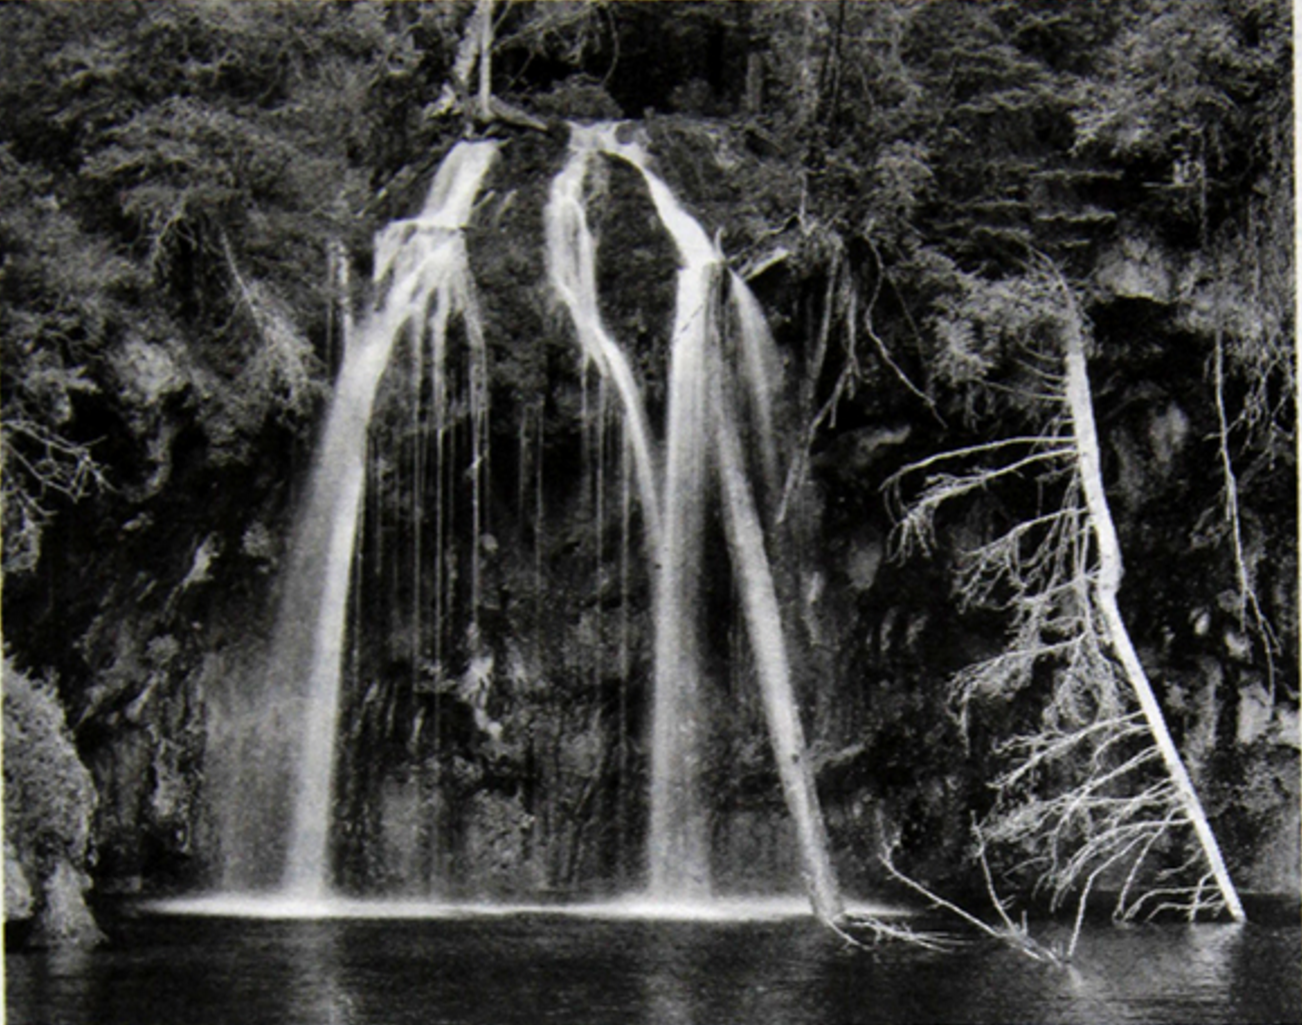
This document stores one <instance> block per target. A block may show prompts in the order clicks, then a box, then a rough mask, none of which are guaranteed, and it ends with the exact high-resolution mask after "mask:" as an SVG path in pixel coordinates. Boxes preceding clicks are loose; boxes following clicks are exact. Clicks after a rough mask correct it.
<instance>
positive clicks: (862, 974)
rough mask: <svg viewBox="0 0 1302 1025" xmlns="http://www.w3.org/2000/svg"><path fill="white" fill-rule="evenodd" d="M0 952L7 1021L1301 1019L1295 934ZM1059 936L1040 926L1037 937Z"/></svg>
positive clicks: (318, 944)
mask: <svg viewBox="0 0 1302 1025" xmlns="http://www.w3.org/2000/svg"><path fill="white" fill-rule="evenodd" d="M110 928H111V935H112V940H113V941H112V943H111V944H110V945H109V946H107V947H105V948H101V949H98V950H94V951H89V952H82V953H59V954H50V953H11V954H8V955H7V956H6V958H5V966H6V993H5V997H6V1005H7V1007H6V1010H7V1020H8V1021H9V1022H10V1023H15V1025H19V1023H49V1025H82V1023H85V1025H92V1023H93V1025H116V1023H121V1025H155V1023H157V1025H205V1023H214V1025H216V1023H221V1025H228V1023H240V1025H278V1023H295V1025H298V1023H302V1025H336V1023H338V1025H361V1023H377V1025H403V1023H408V1022H412V1023H415V1022H419V1023H421V1025H435V1023H444V1022H446V1023H453V1022H455V1023H485V1025H490V1023H491V1025H513V1023H529V1025H534V1023H539V1022H565V1023H567V1025H578V1023H585V1022H594V1023H597V1022H599V1023H625V1022H630V1023H632V1022H646V1023H654V1025H675V1023H687V1022H691V1023H700V1025H706V1023H708V1025H719V1023H729V1022H737V1023H746V1025H750V1023H764V1025H768V1023H828V1025H850V1023H854V1022H878V1023H893V1022H1009V1021H1024V1022H1088V1023H1090V1025H1097V1023H1111V1022H1140V1021H1142V1022H1182V1023H1192V1022H1234V1023H1241V1022H1302V973H1300V971H1299V968H1300V966H1302V927H1300V926H1298V925H1297V924H1288V925H1280V926H1269V925H1258V924H1250V925H1247V926H1232V925H1196V926H1188V925H1160V926H1143V927H1134V928H1115V927H1112V926H1110V925H1099V926H1091V927H1090V928H1089V929H1088V931H1087V932H1086V934H1085V935H1084V936H1083V937H1082V939H1081V944H1080V947H1079V949H1078V951H1077V956H1076V961H1075V964H1074V965H1073V966H1072V967H1071V968H1067V969H1063V968H1055V967H1051V966H1047V965H1041V964H1037V963H1035V962H1032V961H1030V960H1028V959H1027V958H1025V957H1023V956H1022V955H1020V954H1018V953H1016V952H1015V951H1013V950H1011V949H1008V948H1006V947H1004V946H1002V945H999V944H997V943H994V942H987V941H983V940H972V941H971V942H967V943H965V944H964V945H963V946H962V947H960V948H959V949H958V950H956V951H953V952H949V953H944V954H937V953H930V952H927V951H925V950H920V949H916V948H911V947H902V946H890V947H880V948H877V949H875V950H870V951H856V950H848V949H846V948H845V947H844V946H843V944H842V943H841V942H840V941H838V940H837V939H836V937H834V936H832V935H830V934H829V933H828V932H827V931H826V930H824V929H822V928H821V927H820V926H819V925H817V924H816V923H814V922H812V921H809V920H787V921H777V922H750V923H700V922H649V921H637V920H629V921H608V920H605V921H602V920H597V921H594V920H587V919H581V918H570V917H560V916H547V915H520V916H506V917H494V918H479V919H462V920H447V919H444V920H423V921H422V920H387V921H385V920H356V919H353V920H348V919H342V920H340V919H336V920H325V921H255V920H237V919H212V918H182V917H171V918H169V917H162V916H149V915H142V916H133V917H126V918H122V919H120V920H118V921H116V922H115V923H113V924H112V925H111V927H110ZM1062 935H1063V933H1062V932H1061V931H1060V930H1057V928H1056V927H1053V926H1046V927H1045V928H1044V929H1042V930H1040V931H1039V936H1040V938H1041V939H1043V940H1047V941H1053V940H1054V939H1060V938H1061V937H1062Z"/></svg>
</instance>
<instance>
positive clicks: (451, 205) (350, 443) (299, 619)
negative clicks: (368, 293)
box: [269, 142, 497, 899]
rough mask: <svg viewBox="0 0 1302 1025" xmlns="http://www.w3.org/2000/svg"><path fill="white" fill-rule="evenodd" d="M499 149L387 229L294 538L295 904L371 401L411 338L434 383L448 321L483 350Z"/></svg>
mask: <svg viewBox="0 0 1302 1025" xmlns="http://www.w3.org/2000/svg"><path fill="white" fill-rule="evenodd" d="M496 149H497V143H494V142H479V143H463V144H461V145H458V146H457V147H456V148H454V149H453V150H452V152H451V153H449V154H448V157H447V159H446V160H445V161H444V162H443V165H442V166H441V167H440V169H439V171H438V174H437V175H436V176H435V179H434V183H433V185H432V186H431V188H430V193H429V197H428V199H427V201H426V203H425V207H424V209H423V210H422V212H421V213H420V215H419V216H417V217H415V218H413V219H411V220H406V221H398V222H396V223H394V224H392V225H390V226H389V227H388V228H386V229H385V230H384V231H383V232H382V233H381V234H380V235H379V237H378V238H377V240H376V261H375V281H376V284H377V286H379V287H380V288H381V289H384V288H385V286H386V285H387V290H385V291H384V293H383V294H384V298H383V300H382V301H381V302H380V303H379V305H378V307H377V308H376V310H375V312H374V313H373V314H372V315H371V317H370V318H368V320H367V321H366V322H365V323H364V324H363V325H362V326H361V327H360V329H359V331H358V332H357V337H356V338H355V339H350V340H349V344H348V347H347V350H346V351H345V353H344V359H343V364H342V366H341V368H340V371H339V379H338V383H337V385H336V388H335V393H334V397H333V399H332V400H331V404H330V410H329V413H328V415H327V418H326V426H325V433H324V435H323V437H322V440H321V443H320V446H319V449H318V451H317V455H316V460H315V463H314V465H313V470H312V481H311V485H310V490H309V496H308V503H307V506H306V508H305V510H304V512H303V514H302V516H301V518H300V520H299V522H298V525H297V528H296V532H295V538H294V542H293V546H292V554H291V558H290V565H289V572H288V576H287V579H286V583H285V591H284V595H283V597H282V605H281V611H280V616H279V619H278V622H277V627H276V635H275V642H274V648H273V652H272V657H271V663H270V670H269V678H270V681H271V683H272V685H273V686H274V687H288V688H295V689H296V690H298V693H299V695H300V699H301V701H302V715H301V717H300V724H301V725H300V728H301V735H300V736H301V739H300V743H301V751H300V754H299V757H298V759H297V761H296V765H297V772H298V780H297V793H296V798H295V805H294V813H293V822H292V826H291V833H290V842H289V850H288V854H287V858H286V865H285V872H284V876H283V889H284V890H285V892H287V893H292V894H294V895H295V896H298V897H303V898H309V899H311V898H315V897H320V896H322V895H324V894H325V893H327V892H328V890H329V858H328V854H329V842H328V841H329V829H330V818H331V805H332V796H333V778H334V765H335V734H336V731H337V728H338V712H339V707H338V706H339V697H340V676H341V672H342V665H343V649H344V643H345V639H346V636H347V622H346V618H347V603H348V589H349V580H350V574H351V569H352V562H353V551H354V545H355V542H356V536H357V521H358V515H359V513H360V510H361V508H362V500H363V495H364V492H365V486H366V450H367V432H368V428H369V424H370V419H371V411H372V407H373V405H374V402H375V395H376V390H377V389H378V387H379V383H380V378H381V377H382V376H383V374H384V371H385V368H386V367H387V366H388V364H389V359H390V356H391V354H392V352H393V348H394V344H395V342H396V341H397V339H398V338H399V336H400V335H401V334H402V333H403V332H404V331H411V332H412V333H413V334H414V335H416V336H417V337H416V339H415V341H414V343H413V344H415V345H420V344H421V337H423V335H424V334H425V332H429V335H430V340H431V345H432V349H433V359H432V362H433V366H434V373H435V374H436V375H438V374H439V373H441V369H440V368H441V363H442V358H443V353H444V350H445V331H446V327H447V322H448V318H449V315H450V314H452V313H455V312H459V313H460V314H461V315H462V317H463V319H465V320H466V322H467V335H468V336H470V337H471V339H472V343H473V341H474V340H475V339H476V338H478V340H479V342H480V344H481V346H482V331H480V330H478V316H477V310H476V308H475V306H474V294H473V283H472V282H471V279H470V273H469V268H468V264H467V260H466V248H465V240H464V238H463V237H462V233H461V229H462V227H464V225H465V223H466V221H467V220H468V219H469V217H470V213H471V208H472V204H473V203H474V199H475V196H476V195H477V194H478V192H479V187H480V184H481V182H482V181H483V178H484V175H485V174H486V173H487V171H488V168H489V166H490V164H491V163H492V161H493V158H494V155H495V153H496ZM439 393H440V390H439V388H438V386H437V383H436V389H435V394H436V396H437V395H438V394H439ZM436 401H437V399H436Z"/></svg>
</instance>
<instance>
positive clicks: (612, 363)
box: [547, 124, 841, 920]
mask: <svg viewBox="0 0 1302 1025" xmlns="http://www.w3.org/2000/svg"><path fill="white" fill-rule="evenodd" d="M622 131H623V126H620V125H617V124H598V125H593V126H589V127H580V126H572V135H571V142H570V159H569V161H568V162H567V164H566V166H565V167H564V169H563V170H562V171H561V173H560V174H559V175H557V177H556V179H555V181H554V182H553V186H552V196H551V202H550V203H549V205H548V210H547V224H548V233H547V238H548V263H549V266H550V268H551V271H552V280H553V283H554V285H555V287H556V288H557V291H558V293H559V294H560V296H561V298H562V301H563V302H564V303H565V305H566V306H567V308H568V309H569V311H570V313H571V316H572V317H573V319H574V322H575V328H576V332H577V334H578V336H579V341H580V344H581V345H582V346H583V349H584V352H585V354H586V355H587V356H588V357H589V358H591V359H592V360H593V361H594V362H595V363H596V365H597V366H598V368H599V370H600V371H601V372H602V373H603V374H605V375H606V376H608V377H609V378H611V379H612V380H613V381H614V383H615V385H616V389H617V390H618V392H619V394H620V397H621V400H622V402H623V404H624V409H625V415H626V418H627V421H628V423H629V424H630V425H631V438H632V447H633V451H634V456H635V461H636V464H637V471H638V477H639V484H640V486H641V490H642V499H643V505H644V516H645V517H646V518H647V519H648V523H649V524H652V525H654V527H655V530H654V532H653V531H652V530H651V529H650V528H649V529H648V547H649V548H650V550H651V551H652V553H653V555H654V560H655V565H656V567H657V573H656V580H655V596H654V602H655V631H656V639H655V711H654V725H653V737H652V770H651V771H652V783H651V821H650V832H649V836H648V859H649V889H650V893H651V896H652V897H653V898H655V899H682V898H683V897H688V898H692V897H698V898H699V897H702V896H706V895H708V893H709V888H710V883H709V843H708V829H707V821H706V817H705V814H704V811H703V808H702V804H701V795H700V786H701V780H700V776H701V773H700V758H701V733H700V731H701V718H702V717H701V714H700V711H701V710H700V698H701V695H700V678H701V653H700V638H699V629H700V626H699V622H700V617H699V615H698V603H699V595H700V584H701V581H700V574H701V564H702V554H703V553H702V535H703V531H704V512H705V510H704V502H705V494H706V491H707V483H708V479H709V475H710V472H711V468H712V467H713V468H714V469H716V470H717V471H718V473H719V476H720V478H721V482H722V485H723V500H724V521H725V528H726V534H727V538H728V546H729V551H730V554H731V558H732V561H733V565H734V571H735V572H736V573H737V576H738V578H739V581H740V587H741V594H742V600H743V608H744V612H745V619H746V624H747V632H748V634H749V637H750V641H751V647H752V649H753V651H754V655H755V661H756V668H757V671H758V674H759V680H760V686H761V688H762V690H763V698H764V709H765V716H766V720H767V723H768V728H769V734H770V739H771V742H772V745H773V750H774V755H775V759H776V761H777V764H778V772H779V775H780V776H781V779H782V784H783V792H784V796H785V797H786V800H787V805H788V808H789V810H790V811H791V813H792V816H793V818H794V819H795V820H796V829H797V834H798V839H799V847H800V852H801V859H802V864H803V869H804V873H805V878H806V882H807V885H808V887H809V890H810V896H811V899H812V901H813V904H814V908H815V911H816V912H817V913H818V914H819V915H820V917H823V918H825V919H829V920H830V919H832V918H835V917H836V916H837V915H838V914H839V913H840V911H841V900H840V895H839V893H838V892H837V884H836V880H835V876H834V874H833V872H832V868H831V864H830V861H829V859H828V855H827V841H826V831H825V827H824V825H823V820H822V816H821V812H820V810H819V806H818V800H817V794H816V793H815V791H814V786H813V779H812V774H811V772H810V769H809V766H808V765H807V763H806V761H805V760H804V759H805V753H804V740H803V736H802V731H801V727H800V720H799V716H798V714H797V711H796V706H795V700H794V695H793V692H792V687H791V678H790V675H791V674H790V667H789V664H788V659H787V655H786V649H785V642H784V640H783V632H782V622H781V616H780V614H779V609H778V603H777V597H776V593H775V588H774V584H773V577H772V572H771V570H770V567H769V562H768V557H767V554H766V551H765V547H764V537H763V530H762V526H761V523H760V519H759V515H758V513H757V511H756V508H755V503H754V497H753V494H752V491H751V488H750V485H749V482H748V481H747V479H746V477H745V471H744V466H743V461H742V455H741V443H740V436H739V429H738V424H737V411H736V409H735V407H736V406H737V405H738V403H737V402H736V401H733V402H730V401H729V397H730V396H731V394H732V390H730V389H727V388H725V386H724V383H723V377H724V374H725V367H724V361H723V359H722V357H721V354H720V345H721V339H722V337H723V335H724V333H725V332H726V330H727V328H728V326H729V325H732V326H733V327H734V332H733V335H732V337H734V338H735V340H736V342H737V344H738V346H739V348H740V363H741V371H740V378H741V384H742V385H743V388H742V392H743V395H744V407H745V409H746V410H747V411H748V412H749V413H750V414H751V419H752V420H753V421H754V422H755V423H754V426H755V432H756V434H757V435H758V438H759V445H760V457H761V463H762V469H763V475H764V478H765V483H766V486H767V488H768V490H769V493H770V494H774V493H775V489H776V482H777V458H776V444H775V441H774V434H773V408H772V405H773V403H772V392H773V382H774V380H775V376H776V372H777V367H778V362H777V359H776V354H775V352H774V348H773V340H772V337H771V335H770V334H769V331H768V327H767V324H766V323H765V321H764V318H763V315H762V313H761V312H760V309H759V304H758V303H757V302H756V300H755V298H754V296H753V295H751V293H750V291H749V290H748V289H747V288H746V286H745V283H744V282H743V281H742V280H741V279H740V278H739V277H737V275H735V274H733V273H731V272H726V276H725V267H724V262H723V257H722V255H721V254H720V253H719V251H718V248H717V247H716V246H715V245H714V244H713V243H711V241H710V239H709V238H708V236H706V234H705V232H704V231H703V230H702V228H701V226H700V225H699V224H698V223H697V222H696V221H695V220H694V219H693V218H692V217H691V215H690V214H689V213H687V211H686V210H685V209H683V207H682V206H681V204H679V202H678V201H677V199H676V198H675V197H674V195H673V193H672V191H671V190H670V189H669V187H668V186H667V185H666V184H665V182H664V181H663V180H662V179H661V178H660V177H659V176H658V175H656V174H655V173H654V171H653V170H651V168H650V164H649V158H648V155H647V152H646V149H645V147H644V146H643V145H642V144H641V143H640V142H639V141H636V140H634V141H623V140H621V138H620V135H621V133H622ZM595 153H606V154H609V155H611V156H614V157H618V158H620V159H623V160H625V161H626V162H628V163H629V164H631V165H632V166H633V167H635V168H637V170H638V171H639V172H640V173H641V175H642V177H643V179H644V181H645V182H646V185H647V188H648V190H649V192H650V196H651V200H652V203H653V205H654V206H655V209H656V212H657V214H658V216H659V218H660V220H661V223H662V224H663V225H664V226H665V228H666V230H667V231H668V232H669V234H670V236H671V237H672V238H673V240H674V243H675V246H676V247H677V249H678V254H679V261H680V269H679V272H678V286H677V298H676V306H675V317H674V329H673V338H672V342H671V350H670V368H669V401H668V413H667V425H666V436H665V450H666V451H665V464H664V471H663V478H662V484H661V487H660V488H659V489H657V488H656V481H655V477H654V469H653V466H652V460H651V454H650V442H649V430H648V428H647V425H646V417H645V412H644V409H643V406H642V402H641V398H640V396H639V393H638V391H637V387H636V383H635V382H634V380H633V378H632V374H631V371H630V369H629V365H628V361H627V359H626V358H625V356H624V355H623V353H622V352H621V351H620V350H619V348H618V346H617V345H616V343H615V342H614V340H613V339H611V338H610V336H609V335H608V334H607V333H606V331H605V329H604V328H603V327H602V325H601V321H600V317H599V315H598V312H597V310H598V307H597V295H596V274H595V251H596V243H595V241H594V239H593V237H592V235H591V232H590V231H589V229H588V225H587V220H586V216H585V214H584V208H583V184H584V178H585V175H586V173H587V168H588V165H589V163H590V160H591V157H592V156H593V154H595ZM725 286H726V292H725ZM729 314H730V319H726V317H727V315H729ZM657 490H658V491H659V493H660V498H661V504H660V505H658V506H657V505H655V504H654V502H655V498H656V494H657Z"/></svg>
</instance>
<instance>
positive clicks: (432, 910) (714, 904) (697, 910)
mask: <svg viewBox="0 0 1302 1025" xmlns="http://www.w3.org/2000/svg"><path fill="white" fill-rule="evenodd" d="M135 907H136V908H138V909H139V910H140V911H144V912H147V913H149V914H160V915H192V916H196V917H209V918H250V919H267V920H294V919H302V920H318V919H348V918H352V919H416V920H419V919H469V918H505V917H511V916H523V915H538V916H553V917H566V918H580V919H598V920H630V921H669V922H770V921H783V920H787V919H808V918H811V917H812V916H811V913H810V908H809V898H808V897H806V896H804V895H796V894H793V895H787V896H770V897H713V898H709V899H705V900H679V901H675V900H668V899H665V900H657V899H655V898H652V897H647V896H645V895H644V894H636V895H630V896H627V897H617V898H613V899H611V900H594V901H579V902H574V903H556V904H547V903H539V902H511V901H504V902H496V901H438V900H427V899H423V898H410V899H408V898H382V899H361V898H356V899H354V898H348V897H338V896H334V897H321V898H303V897H294V896H289V895H285V894H274V893H273V894H256V893H250V894H238V893H237V894H208V895H201V896H194V897H179V898H172V899H165V900H150V901H143V902H141V903H140V904H137V905H135ZM846 911H847V912H848V913H849V914H852V915H862V916H867V917H873V918H902V917H908V916H910V915H913V914H914V913H915V912H914V911H913V909H911V908H906V907H902V906H899V905H893V904H885V903H879V902H875V901H848V902H847V904H846Z"/></svg>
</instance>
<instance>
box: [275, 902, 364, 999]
mask: <svg viewBox="0 0 1302 1025" xmlns="http://www.w3.org/2000/svg"><path fill="white" fill-rule="evenodd" d="M339 942H340V935H339V932H338V930H336V929H334V928H331V926H330V923H328V922H309V923H306V926H305V928H304V930H303V935H302V939H301V944H300V945H299V946H298V948H297V949H296V950H295V951H294V955H293V957H292V968H293V984H292V985H291V987H290V988H289V993H290V997H291V1001H292V1003H291V1007H292V1008H293V1009H294V1011H293V1012H291V1013H292V1014H293V1015H294V1016H295V1017H297V1018H299V1019H301V1020H305V1021H312V1022H317V1023H319V1025H355V1023H356V1022H357V1021H359V1019H358V1018H357V1017H356V1016H355V1014H354V1010H355V1005H356V1001H355V998H354V996H353V994H352V993H350V992H349V991H348V988H347V987H346V985H345V975H344V972H343V969H342V966H341V959H340V956H339ZM291 1013H287V1014H286V1020H289V1018H290V1016H291Z"/></svg>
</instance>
